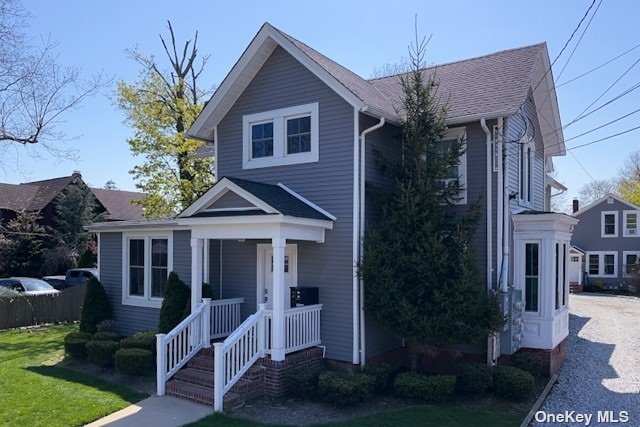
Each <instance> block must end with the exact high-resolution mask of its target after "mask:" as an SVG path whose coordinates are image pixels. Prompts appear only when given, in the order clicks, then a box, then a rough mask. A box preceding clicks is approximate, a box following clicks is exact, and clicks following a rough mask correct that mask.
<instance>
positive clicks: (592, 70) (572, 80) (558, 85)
mask: <svg viewBox="0 0 640 427" xmlns="http://www.w3.org/2000/svg"><path fill="white" fill-rule="evenodd" d="M639 47H640V44H637V45H635V46H634V47H632V48H631V49H629V50H627V51H625V52H622V53H621V54H620V55H618V56H616V57H615V58H611V59H610V60H608V61H607V62H605V63H603V64H600V65H598V66H597V67H595V68H592V69H590V70H589V71H587V72H585V73H582V74H580V75H579V76H576V77H573V78H572V79H570V80H567V81H566V82H562V83H560V84H557V85H555V88H556V89H557V88H559V87H561V86H564V85H566V84H569V83H572V82H574V81H576V80H578V79H580V78H582V77H584V76H586V75H588V74H591V73H593V72H594V71H597V70H599V69H600V68H602V67H604V66H605V65H609V64H610V63H612V62H613V61H615V60H616V59H619V58H622V57H623V56H625V55H626V54H627V53H630V52H633V51H634V50H636V49H637V48H639Z"/></svg>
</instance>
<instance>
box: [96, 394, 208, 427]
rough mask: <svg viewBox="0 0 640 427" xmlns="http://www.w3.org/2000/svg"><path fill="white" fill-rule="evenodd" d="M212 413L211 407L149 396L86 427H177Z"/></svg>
mask: <svg viewBox="0 0 640 427" xmlns="http://www.w3.org/2000/svg"><path fill="white" fill-rule="evenodd" d="M212 413H213V406H205V405H200V404H198V403H194V402H191V401H188V400H184V399H178V398H175V397H172V396H151V397H149V398H147V399H144V400H142V401H140V402H138V403H136V404H134V405H131V406H128V407H126V408H124V409H121V410H119V411H118V412H114V413H113V414H111V415H107V416H106V417H104V418H100V419H99V420H97V421H94V422H92V423H91V424H87V426H86V427H99V426H112V427H128V426H132V427H133V426H135V427H138V426H152V427H178V426H182V425H185V424H189V423H192V422H194V421H197V420H199V419H200V418H204V417H206V416H207V415H211V414H212Z"/></svg>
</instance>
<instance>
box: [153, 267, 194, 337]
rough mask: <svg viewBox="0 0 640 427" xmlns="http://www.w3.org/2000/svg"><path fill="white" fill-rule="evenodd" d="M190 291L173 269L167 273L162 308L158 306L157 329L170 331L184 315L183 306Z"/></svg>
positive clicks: (164, 331)
mask: <svg viewBox="0 0 640 427" xmlns="http://www.w3.org/2000/svg"><path fill="white" fill-rule="evenodd" d="M190 293H191V292H190V291H189V288H188V287H187V285H185V284H184V282H183V281H182V280H180V278H179V277H178V275H177V274H176V273H174V272H173V271H172V272H171V273H169V277H168V278H167V285H166V288H165V291H164V299H163V300H162V308H160V325H159V326H158V329H159V330H160V332H161V333H163V334H166V333H167V332H169V331H171V330H172V329H173V328H175V327H176V326H177V325H178V323H180V322H181V321H182V319H184V318H185V317H186V316H184V307H185V305H186V304H187V301H188V300H189V294H190Z"/></svg>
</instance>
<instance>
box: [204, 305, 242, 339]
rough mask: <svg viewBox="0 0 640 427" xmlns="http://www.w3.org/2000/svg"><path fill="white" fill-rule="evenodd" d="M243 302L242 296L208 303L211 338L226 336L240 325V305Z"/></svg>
mask: <svg viewBox="0 0 640 427" xmlns="http://www.w3.org/2000/svg"><path fill="white" fill-rule="evenodd" d="M243 303H244V298H231V299H222V300H214V301H211V302H210V303H209V306H210V310H211V336H210V338H211V339H212V340H213V339H216V338H222V337H227V336H229V335H230V334H231V333H232V332H233V331H235V330H236V329H237V328H238V326H240V323H241V322H240V319H241V316H240V305H241V304H243Z"/></svg>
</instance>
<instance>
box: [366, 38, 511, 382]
mask: <svg viewBox="0 0 640 427" xmlns="http://www.w3.org/2000/svg"><path fill="white" fill-rule="evenodd" d="M425 47H426V42H425V41H423V42H422V43H418V42H416V44H415V45H414V46H412V50H411V70H410V71H409V72H408V73H406V74H404V75H401V76H400V82H401V85H402V90H403V94H404V96H403V99H402V105H401V108H400V111H399V112H400V115H401V130H402V136H401V139H402V141H401V146H402V159H403V160H402V162H401V164H399V165H397V166H396V167H395V168H394V170H395V179H396V185H395V188H394V191H393V192H389V193H383V192H381V190H379V189H378V190H376V191H377V192H378V193H380V194H377V197H376V198H378V199H379V200H382V219H381V221H380V222H379V223H378V224H375V225H373V226H372V227H370V229H369V230H368V231H367V232H366V233H365V240H364V252H363V259H362V263H361V265H360V274H361V276H362V278H363V280H364V284H365V295H364V297H365V310H366V311H367V312H368V313H370V314H371V315H372V316H373V317H374V318H376V319H377V320H378V321H380V322H381V323H382V324H384V325H386V326H387V327H389V328H390V329H391V330H392V331H393V332H395V333H396V334H398V335H400V336H402V337H404V338H405V339H407V341H408V343H409V347H410V350H411V353H412V366H411V367H412V369H414V370H415V369H416V368H417V357H418V354H419V353H421V352H423V351H424V350H425V349H427V348H429V347H432V346H441V345H443V344H446V343H453V342H471V341H476V340H480V339H483V338H486V337H487V335H488V333H489V332H491V331H493V330H496V329H497V328H499V327H500V325H501V324H502V322H503V319H502V316H501V313H500V310H499V307H498V304H497V301H496V300H495V298H493V297H491V296H489V295H487V293H486V291H485V287H484V286H483V284H482V281H481V279H480V276H479V274H478V272H477V268H476V265H475V262H476V261H475V258H474V254H473V244H474V240H473V237H474V233H475V230H476V227H477V224H478V218H479V211H478V206H475V207H473V206H472V207H471V208H470V210H469V212H467V213H462V214H457V215H453V214H452V209H451V207H452V206H453V204H455V202H456V201H457V200H458V198H459V194H460V191H461V190H462V188H461V186H460V183H459V182H458V181H457V180H447V179H446V178H447V177H448V176H450V172H451V170H452V169H453V168H457V166H458V164H459V158H460V155H461V154H462V153H463V150H464V141H458V142H453V143H447V144H443V143H442V139H443V137H444V135H445V132H446V107H443V106H438V103H437V102H436V101H437V88H438V83H437V81H436V80H434V79H433V77H430V76H429V75H427V74H426V73H425V72H423V63H424V53H425Z"/></svg>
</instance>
